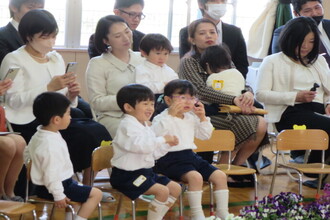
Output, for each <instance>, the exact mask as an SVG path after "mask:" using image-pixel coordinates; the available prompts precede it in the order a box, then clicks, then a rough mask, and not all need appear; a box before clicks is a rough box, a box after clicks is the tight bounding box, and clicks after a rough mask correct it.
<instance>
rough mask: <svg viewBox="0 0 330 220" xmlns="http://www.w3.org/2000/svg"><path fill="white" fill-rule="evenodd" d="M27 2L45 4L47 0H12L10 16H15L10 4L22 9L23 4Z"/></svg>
mask: <svg viewBox="0 0 330 220" xmlns="http://www.w3.org/2000/svg"><path fill="white" fill-rule="evenodd" d="M25 3H33V4H35V5H39V4H40V5H45V0H10V1H9V12H10V17H13V16H14V12H13V11H12V10H11V9H10V6H14V7H15V8H17V9H18V10H20V8H21V6H22V5H23V4H25Z"/></svg>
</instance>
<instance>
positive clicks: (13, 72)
mask: <svg viewBox="0 0 330 220" xmlns="http://www.w3.org/2000/svg"><path fill="white" fill-rule="evenodd" d="M19 70H20V68H19V67H12V68H10V69H9V70H8V72H7V74H6V76H5V77H4V78H3V79H4V80H5V79H11V80H12V81H14V79H15V77H16V75H17V73H18V71H19Z"/></svg>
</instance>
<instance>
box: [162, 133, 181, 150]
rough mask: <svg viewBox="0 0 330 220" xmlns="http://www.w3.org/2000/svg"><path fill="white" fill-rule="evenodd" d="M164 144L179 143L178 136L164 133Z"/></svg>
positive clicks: (173, 144)
mask: <svg viewBox="0 0 330 220" xmlns="http://www.w3.org/2000/svg"><path fill="white" fill-rule="evenodd" d="M164 138H165V141H166V144H168V145H170V146H171V147H172V146H175V145H178V144H179V138H178V137H177V136H174V135H168V134H167V135H165V136H164Z"/></svg>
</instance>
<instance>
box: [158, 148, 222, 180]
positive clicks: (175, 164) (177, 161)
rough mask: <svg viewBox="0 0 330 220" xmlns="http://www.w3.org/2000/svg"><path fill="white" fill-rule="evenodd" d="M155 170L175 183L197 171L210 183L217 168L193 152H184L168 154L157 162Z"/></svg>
mask: <svg viewBox="0 0 330 220" xmlns="http://www.w3.org/2000/svg"><path fill="white" fill-rule="evenodd" d="M154 170H155V172H156V173H160V174H163V175H165V176H167V177H169V178H170V179H173V180H175V181H182V179H181V178H182V176H183V175H184V174H186V173H188V172H189V171H192V170H196V171H197V172H199V173H200V174H201V175H202V177H203V180H204V181H208V179H209V178H210V176H211V174H212V173H213V172H214V171H215V170H217V168H215V167H214V166H212V165H211V164H209V162H207V161H206V160H204V159H203V158H201V157H200V156H198V155H197V154H196V153H195V152H193V151H192V150H183V151H175V152H168V153H167V154H166V155H165V156H163V157H162V158H160V159H158V160H157V161H156V165H155V167H154Z"/></svg>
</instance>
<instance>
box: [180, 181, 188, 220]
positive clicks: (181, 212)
mask: <svg viewBox="0 0 330 220" xmlns="http://www.w3.org/2000/svg"><path fill="white" fill-rule="evenodd" d="M185 188H186V187H185V185H182V192H181V193H180V196H179V219H180V220H183V219H184V218H183V193H184V191H185Z"/></svg>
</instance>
